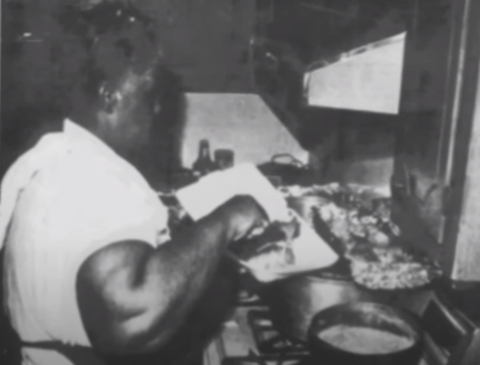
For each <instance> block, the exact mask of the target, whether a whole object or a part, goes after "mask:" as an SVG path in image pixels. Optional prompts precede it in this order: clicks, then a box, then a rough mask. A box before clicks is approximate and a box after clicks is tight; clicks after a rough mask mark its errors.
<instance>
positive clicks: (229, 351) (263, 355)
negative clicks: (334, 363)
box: [205, 295, 309, 365]
mask: <svg viewBox="0 0 480 365" xmlns="http://www.w3.org/2000/svg"><path fill="white" fill-rule="evenodd" d="M308 359H309V353H308V350H307V346H306V344H305V343H302V342H294V341H291V340H289V339H287V338H285V337H284V336H282V335H281V334H280V333H279V332H278V331H277V330H276V329H275V326H274V325H273V323H272V321H271V319H270V314H269V310H268V307H267V306H266V305H265V304H264V303H262V301H261V300H260V299H259V297H258V296H256V295H250V296H249V297H243V298H242V299H241V300H240V301H239V303H238V305H237V308H236V310H235V313H234V314H233V317H232V318H231V320H230V321H229V322H227V323H225V325H224V330H223V333H222V334H221V335H220V336H219V337H218V338H217V339H216V340H215V341H214V342H212V344H211V345H210V346H209V348H208V349H207V351H206V353H205V365H308Z"/></svg>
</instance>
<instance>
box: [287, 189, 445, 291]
mask: <svg viewBox="0 0 480 365" xmlns="http://www.w3.org/2000/svg"><path fill="white" fill-rule="evenodd" d="M367 190H368V188H367V187H358V186H354V187H353V188H352V187H349V186H341V185H340V184H337V183H333V184H328V185H321V186H318V185H317V186H311V187H298V186H291V187H284V188H283V190H282V192H283V194H284V195H285V196H286V197H302V196H312V195H320V196H322V197H323V198H326V199H319V200H318V204H317V205H316V206H315V207H314V209H316V211H317V212H318V215H319V217H320V218H321V220H322V221H323V222H325V224H326V225H327V226H328V229H329V230H330V232H331V234H332V235H333V236H334V237H335V238H336V239H338V240H339V241H340V242H341V243H342V244H343V246H344V250H345V257H346V258H347V259H348V260H350V264H351V269H352V275H353V279H354V280H355V281H356V282H357V283H358V284H360V285H363V286H365V287H368V288H370V289H388V290H390V289H406V288H416V287H420V286H424V285H426V284H428V283H429V282H430V281H431V280H432V279H433V278H434V277H435V276H437V275H438V273H439V270H438V269H437V268H436V267H435V266H434V265H433V264H432V263H431V262H429V260H426V259H424V258H423V259H422V260H419V259H418V258H417V257H416V256H415V255H411V254H409V253H407V252H406V251H405V250H404V249H403V248H400V247H392V242H393V238H395V237H398V236H400V229H399V228H398V226H396V225H395V223H393V222H392V221H391V218H390V215H391V214H390V212H391V206H390V204H391V201H390V199H388V198H382V197H378V196H375V194H371V193H368V191H367Z"/></svg>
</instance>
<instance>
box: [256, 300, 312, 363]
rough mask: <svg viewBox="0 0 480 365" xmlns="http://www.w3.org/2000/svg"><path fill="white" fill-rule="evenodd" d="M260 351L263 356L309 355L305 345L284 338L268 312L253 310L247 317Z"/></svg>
mask: <svg viewBox="0 0 480 365" xmlns="http://www.w3.org/2000/svg"><path fill="white" fill-rule="evenodd" d="M247 318H248V324H249V326H250V328H251V330H252V334H253V336H254V340H255V343H256V344H257V348H258V351H259V352H260V353H261V354H262V355H276V356H280V357H298V356H306V355H308V351H307V349H306V345H305V343H302V342H295V341H292V340H290V339H288V338H285V337H284V336H282V335H281V334H280V333H279V332H278V331H277V330H276V328H275V327H274V326H273V323H272V321H271V319H270V316H269V312H268V309H267V310H251V311H249V312H248V315H247Z"/></svg>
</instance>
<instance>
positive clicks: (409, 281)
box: [351, 248, 438, 290]
mask: <svg viewBox="0 0 480 365" xmlns="http://www.w3.org/2000/svg"><path fill="white" fill-rule="evenodd" d="M373 253H374V255H375V256H374V259H370V260H369V259H360V258H359V257H360V256H357V257H356V259H353V260H352V261H351V269H352V276H353V279H354V280H355V282H357V283H358V284H360V285H363V286H365V287H367V288H369V289H385V290H393V289H412V288H417V287H421V286H424V285H426V284H428V283H430V281H431V280H432V278H433V277H434V276H435V275H436V274H437V273H438V270H437V269H436V268H435V267H434V266H433V265H432V264H430V263H428V262H422V261H421V260H417V259H416V258H415V257H414V256H413V255H410V254H409V253H407V252H405V251H404V250H402V249H400V248H393V249H374V250H373Z"/></svg>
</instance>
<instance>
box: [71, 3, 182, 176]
mask: <svg viewBox="0 0 480 365" xmlns="http://www.w3.org/2000/svg"><path fill="white" fill-rule="evenodd" d="M69 11H70V13H69V14H70V15H69V16H68V17H67V18H66V19H68V24H69V25H68V26H67V25H66V26H67V28H68V27H71V24H72V22H73V23H74V21H73V19H75V21H76V22H77V23H78V24H81V25H82V27H83V28H82V27H78V26H77V27H73V28H72V31H73V32H78V29H83V31H82V32H81V34H77V36H79V37H80V39H81V40H82V44H83V46H84V48H85V57H84V59H83V60H82V61H81V62H82V64H81V65H80V67H79V70H80V74H81V77H80V81H81V82H79V83H77V85H76V86H75V87H74V92H73V93H72V96H73V97H72V103H71V109H70V112H69V116H70V117H71V119H73V120H74V121H75V122H77V123H79V124H82V125H84V126H86V127H87V128H88V129H90V130H91V131H93V132H94V133H96V134H97V135H98V136H99V137H101V138H102V139H103V140H104V141H105V142H106V143H108V144H109V145H110V146H111V147H113V148H114V149H115V150H116V151H117V152H118V153H119V154H120V155H122V156H123V157H125V158H126V159H128V160H130V162H132V163H134V164H135V165H136V166H137V167H138V168H139V169H140V170H142V172H144V173H145V174H153V173H154V172H153V171H151V170H155V169H159V170H163V171H164V170H165V169H173V168H175V167H177V166H178V160H179V155H178V151H179V141H180V134H181V130H182V122H183V108H184V101H183V93H182V87H181V82H180V80H179V78H178V77H177V76H176V75H175V74H174V73H173V72H172V71H170V70H169V69H168V67H167V66H166V65H165V63H164V62H163V60H164V57H163V54H162V53H161V51H160V45H159V44H158V43H157V41H156V38H155V36H154V32H153V30H152V29H154V27H153V25H152V20H150V19H148V18H147V17H145V16H144V15H142V14H140V13H139V12H138V10H136V9H135V8H133V7H132V6H131V5H125V4H124V3H123V2H118V3H111V2H109V3H102V4H101V5H98V6H97V7H95V8H93V9H89V10H88V11H82V10H80V9H78V8H76V9H70V10H69ZM71 12H73V14H74V15H72V13H71ZM108 21H109V22H110V23H111V26H110V27H108V26H107V25H108V24H107V25H106V24H105V22H108ZM86 30H87V31H86ZM85 34H87V35H88V36H85ZM92 34H93V36H92ZM152 162H153V163H154V165H155V166H152V165H153V164H152ZM146 170H149V171H146Z"/></svg>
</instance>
